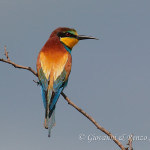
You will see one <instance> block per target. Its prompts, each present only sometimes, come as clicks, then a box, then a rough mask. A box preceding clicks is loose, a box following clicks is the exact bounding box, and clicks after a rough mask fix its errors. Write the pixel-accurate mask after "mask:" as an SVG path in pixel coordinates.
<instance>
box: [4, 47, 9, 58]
mask: <svg viewBox="0 0 150 150" xmlns="http://www.w3.org/2000/svg"><path fill="white" fill-rule="evenodd" d="M4 51H5V56H6V58H7V60H8V61H9V60H10V59H9V56H8V52H7V50H6V46H4Z"/></svg>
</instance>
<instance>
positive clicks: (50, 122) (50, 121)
mask: <svg viewBox="0 0 150 150" xmlns="http://www.w3.org/2000/svg"><path fill="white" fill-rule="evenodd" d="M50 114H51V116H50V117H49V119H48V137H50V136H51V129H52V128H53V126H55V125H56V122H55V107H54V109H53V110H52V112H51V113H50Z"/></svg>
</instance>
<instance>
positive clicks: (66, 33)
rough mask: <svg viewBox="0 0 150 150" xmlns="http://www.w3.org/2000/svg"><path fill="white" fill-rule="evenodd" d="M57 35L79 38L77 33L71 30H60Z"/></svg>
mask: <svg viewBox="0 0 150 150" xmlns="http://www.w3.org/2000/svg"><path fill="white" fill-rule="evenodd" d="M57 35H58V37H74V38H77V36H76V35H74V34H71V33H69V32H58V33H57Z"/></svg>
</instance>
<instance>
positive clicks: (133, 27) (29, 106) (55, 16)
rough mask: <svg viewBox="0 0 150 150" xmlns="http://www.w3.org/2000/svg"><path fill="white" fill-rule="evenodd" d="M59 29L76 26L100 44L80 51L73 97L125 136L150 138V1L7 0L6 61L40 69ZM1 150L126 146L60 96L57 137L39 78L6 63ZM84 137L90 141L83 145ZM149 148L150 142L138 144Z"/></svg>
mask: <svg viewBox="0 0 150 150" xmlns="http://www.w3.org/2000/svg"><path fill="white" fill-rule="evenodd" d="M59 26H66V27H72V28H75V29H76V30H77V31H78V33H79V34H84V35H92V36H95V37H97V38H99V39H100V40H99V41H96V40H87V41H86V40H85V41H81V42H80V43H79V44H78V45H77V46H75V47H74V49H73V51H72V56H73V66H72V72H71V75H70V79H69V83H68V87H67V88H66V89H65V91H64V92H65V93H66V94H67V95H68V97H69V98H70V99H71V100H72V101H73V102H74V103H75V104H77V105H78V106H80V107H81V108H82V109H83V110H85V111H86V112H87V113H88V114H90V115H91V116H93V117H94V118H95V120H96V121H97V122H98V123H100V124H101V125H102V126H104V127H105V128H106V129H108V130H109V131H111V132H112V133H113V134H114V135H116V136H117V137H119V136H122V135H125V140H126V141H121V142H123V144H124V145H125V143H127V139H126V137H127V136H128V135H129V134H130V133H133V134H134V135H136V136H146V137H147V138H148V139H150V132H149V129H150V117H149V114H150V67H149V64H150V44H149V43H150V1H149V0H143V1H141V0H124V1H123V0H113V1H112V0H93V1H90V0H76V1H73V0H57V1H56V0H43V1H41V0H22V1H20V0H1V1H0V57H4V55H3V54H4V52H3V47H4V45H7V50H8V51H9V56H10V59H11V60H12V61H14V62H16V63H18V64H21V65H25V66H31V67H32V68H33V69H35V66H36V58H37V55H38V52H39V51H40V49H41V48H42V46H43V45H44V43H45V42H46V40H47V39H48V37H49V35H50V33H51V32H52V31H53V30H54V29H55V28H57V27H59ZM0 70H1V71H0V77H1V78H0V149H1V150H10V149H11V150H18V149H21V150H41V149H45V150H47V149H51V150H52V149H53V150H58V149H66V150H69V149H72V150H76V149H86V150H91V149H103V150H114V149H116V150H117V149H118V150H119V148H118V147H117V146H116V145H115V143H113V142H112V141H102V140H100V141H99V140H97V141H92V142H89V141H88V137H90V138H91V137H92V135H93V137H94V136H99V137H100V136H104V134H103V133H102V132H100V131H99V130H97V129H96V128H95V126H93V124H91V122H89V121H88V120H87V119H86V118H85V117H84V116H83V115H81V114H80V113H79V112H77V111H76V110H75V109H74V108H72V107H71V106H69V105H68V104H67V103H66V101H65V100H64V99H63V98H62V96H61V97H60V99H59V101H58V103H57V108H56V126H55V128H53V130H52V137H51V138H50V139H49V138H48V137H47V130H45V129H44V128H43V121H44V108H43V104H42V99H41V92H40V88H39V87H37V86H36V84H35V83H34V82H33V81H32V80H33V79H34V80H36V78H35V76H34V75H32V74H31V73H30V72H28V71H25V70H19V69H15V68H13V67H12V66H10V65H7V64H4V63H2V62H0ZM80 134H84V135H85V139H84V140H82V141H81V140H79V135H80ZM133 147H134V148H135V149H136V150H141V149H142V150H148V149H149V147H150V140H146V141H144V140H142V141H139V140H135V141H134V142H133Z"/></svg>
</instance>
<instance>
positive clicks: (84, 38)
mask: <svg viewBox="0 0 150 150" xmlns="http://www.w3.org/2000/svg"><path fill="white" fill-rule="evenodd" d="M77 39H78V40H86V39H95V40H98V39H97V38H95V37H92V36H85V35H78V36H77Z"/></svg>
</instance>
